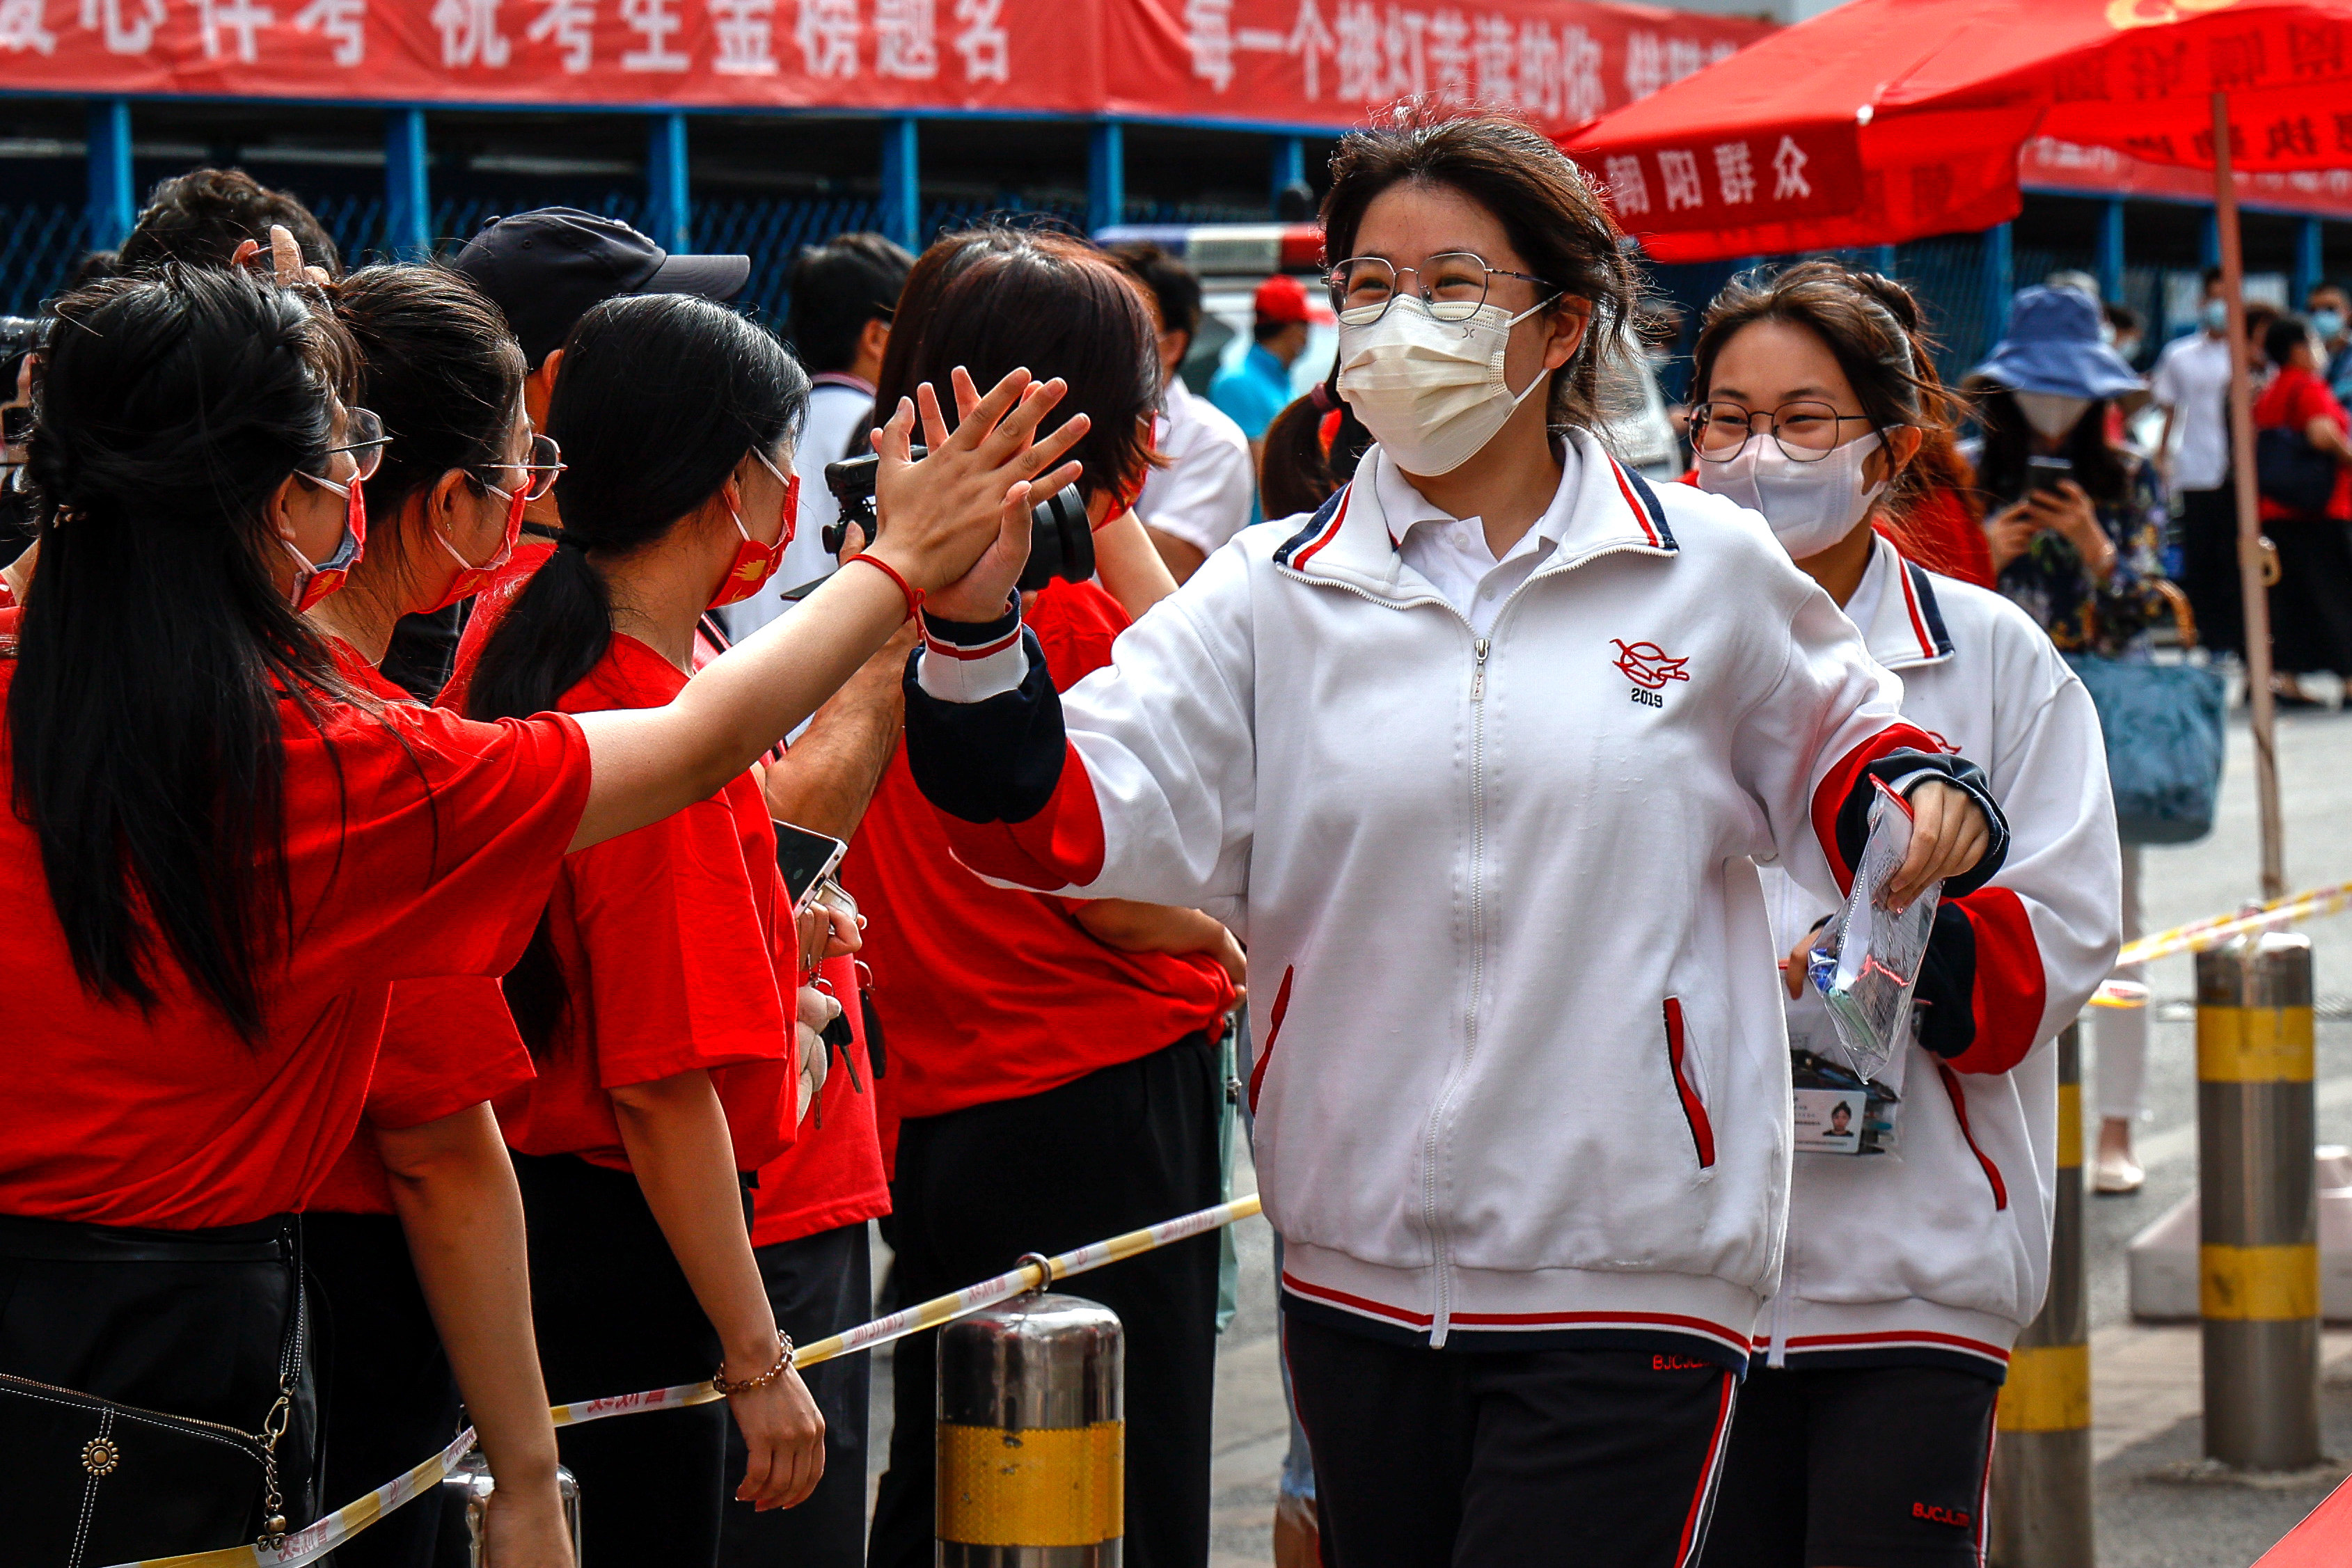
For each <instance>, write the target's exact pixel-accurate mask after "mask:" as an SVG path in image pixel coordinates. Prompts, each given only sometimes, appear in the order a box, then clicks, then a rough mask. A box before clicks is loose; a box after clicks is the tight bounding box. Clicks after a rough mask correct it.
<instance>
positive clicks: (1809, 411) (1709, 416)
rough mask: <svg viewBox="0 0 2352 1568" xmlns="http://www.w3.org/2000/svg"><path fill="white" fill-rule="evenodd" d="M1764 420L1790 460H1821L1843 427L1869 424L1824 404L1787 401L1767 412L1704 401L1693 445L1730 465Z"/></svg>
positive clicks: (1695, 413) (1694, 414) (1694, 422)
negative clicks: (1758, 422)
mask: <svg viewBox="0 0 2352 1568" xmlns="http://www.w3.org/2000/svg"><path fill="white" fill-rule="evenodd" d="M1759 419H1760V420H1763V421H1764V422H1765V424H1764V429H1765V432H1766V433H1768V434H1770V436H1771V437H1772V444H1773V445H1775V446H1778V447H1779V448H1780V455H1782V456H1783V457H1786V458H1787V459H1788V460H1789V461H1790V462H1791V463H1818V462H1820V461H1821V460H1822V458H1824V457H1827V456H1828V455H1830V454H1831V453H1832V452H1833V451H1835V450H1836V449H1837V445H1838V430H1839V427H1840V426H1842V425H1847V424H1870V423H1874V422H1873V421H1872V420H1870V419H1869V418H1868V417H1866V416H1864V415H1863V414H1858V413H1839V412H1838V411H1837V410H1836V409H1834V408H1832V407H1831V406H1830V405H1829V404H1828V403H1825V402H1811V401H1805V402H1784V403H1782V404H1781V405H1780V407H1778V408H1776V409H1774V410H1772V411H1771V412H1770V413H1765V412H1763V411H1761V410H1756V409H1748V408H1744V407H1742V406H1741V405H1739V404H1738V403H1736V402H1722V401H1717V402H1703V403H1701V404H1699V405H1698V406H1697V407H1696V408H1695V409H1693V410H1691V415H1690V428H1691V447H1692V449H1693V450H1694V451H1696V453H1697V454H1698V455H1699V459H1700V461H1702V462H1706V463H1728V462H1730V461H1731V459H1732V458H1733V457H1735V456H1737V455H1738V453H1739V449H1740V448H1741V447H1743V446H1746V445H1747V444H1748V442H1749V441H1751V440H1753V439H1754V438H1755V436H1756V434H1757V428H1756V422H1757V421H1758V420H1759Z"/></svg>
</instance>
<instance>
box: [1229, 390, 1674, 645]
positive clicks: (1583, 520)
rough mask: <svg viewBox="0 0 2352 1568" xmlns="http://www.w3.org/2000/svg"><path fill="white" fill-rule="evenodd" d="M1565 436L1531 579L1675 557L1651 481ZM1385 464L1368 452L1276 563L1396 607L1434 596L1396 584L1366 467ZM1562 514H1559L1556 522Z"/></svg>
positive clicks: (1419, 586)
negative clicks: (1583, 565) (1561, 468)
mask: <svg viewBox="0 0 2352 1568" xmlns="http://www.w3.org/2000/svg"><path fill="white" fill-rule="evenodd" d="M1566 439H1567V440H1568V442H1569V443H1570V445H1571V446H1572V447H1573V448H1574V453H1575V457H1576V461H1575V462H1574V463H1572V464H1570V465H1567V469H1568V471H1567V472H1566V473H1565V474H1564V475H1563V476H1562V479H1561V494H1560V495H1559V496H1557V497H1554V498H1553V501H1552V511H1551V513H1549V514H1547V516H1548V517H1556V518H1557V520H1558V522H1559V526H1558V528H1557V530H1556V531H1557V534H1558V537H1559V543H1558V544H1557V545H1556V546H1555V547H1553V549H1552V551H1551V554H1550V556H1549V558H1548V559H1546V560H1545V561H1544V563H1543V564H1542V565H1541V566H1539V567H1538V568H1537V569H1536V575H1538V576H1540V575H1543V574H1544V573H1547V572H1553V571H1565V570H1568V569H1569V568H1570V567H1572V566H1575V565H1577V564H1579V563H1580V562H1582V561H1584V560H1588V559H1591V558H1592V557H1593V556H1596V555H1602V554H1608V553H1612V552H1615V551H1618V550H1638V551H1641V552H1643V553H1644V554H1649V555H1657V556H1665V557H1668V558H1671V557H1673V556H1674V555H1675V554H1676V553H1677V547H1676V545H1675V536H1674V530H1673V529H1672V528H1669V527H1668V526H1667V524H1666V513H1665V507H1664V506H1663V505H1661V504H1660V502H1659V500H1658V495H1657V492H1656V491H1655V490H1654V489H1652V488H1651V487H1650V485H1649V482H1648V481H1647V480H1645V479H1643V477H1642V476H1640V475H1638V474H1635V473H1633V471H1632V470H1630V469H1628V468H1626V467H1624V466H1623V465H1621V464H1619V463H1618V461H1617V460H1616V459H1615V458H1613V457H1612V456H1610V455H1609V454H1608V453H1607V452H1605V451H1603V450H1602V449H1601V444H1600V443H1599V442H1598V441H1596V440H1594V439H1593V438H1592V436H1591V434H1590V433H1589V432H1586V431H1582V430H1571V431H1570V432H1569V433H1568V434H1567V437H1566ZM1387 461H1388V458H1387V456H1386V455H1384V454H1382V453H1381V450H1380V448H1379V447H1377V446H1375V447H1372V448H1370V450H1368V451H1367V452H1366V453H1365V454H1364V456H1363V459H1362V461H1361V462H1359V463H1358V464H1357V465H1356V473H1357V478H1358V480H1359V481H1360V482H1356V481H1351V482H1350V483H1349V485H1348V486H1347V487H1346V488H1344V489H1342V490H1340V491H1339V493H1338V494H1337V495H1335V496H1333V497H1331V498H1330V499H1329V500H1328V501H1326V502H1324V503H1323V506H1322V507H1321V508H1320V509H1319V510H1318V511H1317V512H1316V514H1315V516H1314V517H1312V518H1310V519H1309V520H1308V521H1307V526H1306V527H1304V528H1300V529H1299V530H1298V531H1297V533H1294V534H1293V535H1291V537H1290V538H1287V539H1285V540H1284V541H1283V542H1282V543H1281V544H1280V545H1279V546H1277V547H1276V549H1275V552H1274V561H1275V564H1276V566H1278V567H1281V568H1283V569H1284V570H1287V571H1290V572H1294V573H1296V574H1297V575H1298V576H1301V577H1305V578H1308V579H1326V580H1332V581H1337V582H1340V583H1344V584H1346V585H1347V586H1349V587H1351V588H1355V589H1358V590H1360V591H1364V592H1367V593H1370V594H1372V595H1374V596H1376V597H1378V598H1381V599H1385V600H1390V601H1395V602H1399V603H1404V602H1412V601H1420V600H1424V599H1439V598H1440V596H1439V595H1438V594H1437V592H1436V591H1435V590H1433V589H1432V588H1430V587H1429V586H1428V585H1427V584H1426V583H1423V582H1421V581H1420V580H1419V578H1418V576H1416V577H1415V579H1414V580H1413V581H1412V582H1411V583H1408V582H1404V581H1402V580H1400V576H1401V574H1402V572H1403V571H1404V570H1406V568H1405V565H1404V555H1403V552H1402V549H1401V548H1400V546H1401V543H1402V537H1403V536H1402V529H1400V528H1391V525H1390V522H1389V519H1388V517H1386V516H1385V515H1384V514H1383V511H1382V508H1381V500H1380V496H1379V493H1378V492H1379V488H1380V487H1379V486H1377V485H1376V484H1374V483H1372V479H1371V472H1372V471H1371V470H1370V469H1368V468H1367V467H1366V466H1365V465H1367V464H1372V463H1385V462H1387ZM1474 461H1475V459H1474ZM1563 509H1564V512H1565V516H1564V517H1559V514H1560V513H1561V512H1562V511H1563Z"/></svg>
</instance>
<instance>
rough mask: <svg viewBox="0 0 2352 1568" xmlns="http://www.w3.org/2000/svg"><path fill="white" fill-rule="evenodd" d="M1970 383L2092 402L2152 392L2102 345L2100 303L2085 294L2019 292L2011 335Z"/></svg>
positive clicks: (2073, 290) (2045, 290) (1971, 376)
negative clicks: (2085, 399) (1990, 384)
mask: <svg viewBox="0 0 2352 1568" xmlns="http://www.w3.org/2000/svg"><path fill="white" fill-rule="evenodd" d="M1968 380H1969V382H1993V383H1994V384H1996V385H1999V386H2002V387H2006V388H2007V389H2008V390H2010V391H2011V392H2051V393H2054V394H2056V395H2058V396H2060V397H2080V398H2092V399H2097V398H2128V397H2130V396H2131V395H2132V394H2133V393H2135V392H2138V393H2145V392H2147V383H2146V382H2143V381H2141V380H2140V378H2139V376H2138V375H2137V373H2136V372H2134V371H2133V370H2132V368H2131V366H2130V365H2128V364H2126V363H2125V361H2124V358H2123V356H2122V355H2120V354H2118V353H2116V351H2115V350H2113V349H2110V348H2108V347H2107V346H2106V344H2105V343H2103V342H2101V341H2100V340H2099V303H2098V301H2097V300H2095V299H2093V298H2091V297H2090V296H2089V295H2087V294H2085V293H2084V292H2083V291H2082V290H2081V289H2079V288H2050V287H2033V288H2021V289H2020V290H2018V293H2017V298H2014V299H2012V300H2011V302H2010V306H2009V330H2008V331H2006V332H2004V333H2003V334H2001V340H2000V342H1998V343H1996V344H1994V345H1993V350H1992V353H1991V354H1990V356H1988V357H1987V358H1986V360H1985V362H1984V363H1982V364H1980V365H1979V366H1978V367H1977V368H1976V369H1975V370H1972V371H1969V374H1968Z"/></svg>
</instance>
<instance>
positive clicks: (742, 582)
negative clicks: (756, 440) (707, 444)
mask: <svg viewBox="0 0 2352 1568" xmlns="http://www.w3.org/2000/svg"><path fill="white" fill-rule="evenodd" d="M751 455H752V456H754V457H757V458H758V459H759V460H760V465H761V467H763V468H765V469H767V471H768V472H769V473H771V474H775V476H776V482H777V483H778V484H780V485H782V486H783V487H784V518H783V521H784V526H783V530H782V532H781V533H779V534H777V536H776V542H775V543H774V544H772V545H763V544H761V542H760V541H759V540H757V539H755V538H752V537H751V529H749V528H745V527H744V526H743V517H742V514H741V513H740V512H738V511H736V509H735V508H734V507H728V508H727V516H728V517H729V518H730V520H731V521H732V522H733V523H734V525H735V531H736V532H737V533H739V534H741V535H742V536H743V542H742V543H740V544H739V545H737V546H736V547H735V559H733V560H731V561H730V562H728V563H727V575H726V576H725V577H722V578H720V579H719V592H718V595H717V597H715V598H713V599H712V600H711V601H710V608H712V609H713V610H717V609H719V607H720V606H721V605H727V604H735V603H740V601H743V600H746V599H749V598H751V595H753V594H755V593H757V592H759V591H760V590H761V589H762V588H765V587H766V586H767V585H768V580H769V579H770V578H772V577H773V576H775V575H776V569H777V568H778V567H781V566H782V565H783V564H784V547H785V546H786V545H789V544H791V543H792V542H793V534H794V533H795V532H796V531H797V530H798V529H799V527H800V511H801V476H799V475H798V474H794V475H792V476H790V477H787V476H784V475H782V474H779V473H777V472H776V465H774V464H773V463H771V462H769V461H768V455H767V454H766V453H764V452H761V450H760V449H759V448H758V447H756V446H755V447H753V448H752V449H751Z"/></svg>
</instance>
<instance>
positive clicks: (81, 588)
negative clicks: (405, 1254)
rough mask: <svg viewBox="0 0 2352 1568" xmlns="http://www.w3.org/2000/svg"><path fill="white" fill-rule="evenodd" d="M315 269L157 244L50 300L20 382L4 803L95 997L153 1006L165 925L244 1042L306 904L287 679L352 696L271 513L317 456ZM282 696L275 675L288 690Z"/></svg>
mask: <svg viewBox="0 0 2352 1568" xmlns="http://www.w3.org/2000/svg"><path fill="white" fill-rule="evenodd" d="M315 298H316V296H315V294H314V292H313V291H310V290H308V289H289V288H279V287H276V286H275V285H272V284H268V283H265V282H262V281H260V280H258V279H257V278H255V277H251V276H249V275H247V274H245V273H242V272H233V271H226V270H212V269H206V268H198V267H182V266H180V265H179V264H177V263H175V262H174V263H165V264H164V265H163V266H162V267H160V268H158V269H157V270H155V271H154V272H152V273H149V274H146V275H143V276H140V277H120V278H112V279H108V280H106V281H102V282H99V283H95V284H91V285H89V286H88V287H83V288H79V289H77V290H75V291H73V292H71V293H68V294H67V295H66V296H64V297H63V298H60V299H59V300H58V302H57V306H56V314H57V317H58V321H57V325H56V326H55V327H54V328H53V329H52V330H51V333H50V337H49V343H48V348H47V351H46V353H45V355H44V358H43V361H42V364H41V367H40V374H39V381H38V384H37V387H36V395H35V399H34V408H35V416H34V426H33V434H32V437H31V443H30V445H31V453H30V457H29V460H28V461H29V474H30V477H31V480H32V484H33V488H34V492H35V497H36V505H35V519H36V523H37V528H38V538H39V542H40V549H41V567H40V579H39V583H38V585H37V587H36V588H35V589H34V590H33V591H32V593H31V594H30V595H29V596H28V598H27V601H26V608H25V613H24V619H23V622H22V626H21V629H20V632H19V635H18V637H17V640H16V649H15V658H16V672H15V677H14V679H13V681H12V682H11V683H10V685H9V688H8V693H7V744H8V747H9V748H10V752H11V763H12V771H13V775H14V790H15V800H14V801H13V805H14V807H15V809H16V812H17V814H18V816H19V817H20V818H21V819H22V820H23V821H26V823H28V824H29V825H30V826H31V827H32V829H33V831H34V833H35V835H36V836H37V839H38V840H39V842H40V846H41V867H42V870H43V872H44V873H46V875H47V883H48V892H49V901H50V903H51V904H52V906H53V907H54V908H55V909H56V911H57V916H58V925H60V926H62V927H63V929H64V933H65V939H66V945H67V948H68V952H69V953H70V954H71V956H72V958H73V965H74V969H75V972H76V973H77V974H78V975H79V977H80V978H81V981H82V984H83V985H84V986H85V987H87V988H89V990H90V991H91V992H92V993H93V994H94V995H96V996H98V997H100V998H103V999H107V1000H110V1001H127V1002H130V1003H131V1004H133V1005H136V1006H138V1007H141V1008H149V1007H152V1006H153V1005H154V1003H155V1001H156V999H157V997H158V995H159V989H160V988H161V987H162V986H163V984H164V983H165V982H164V981H163V978H162V976H161V973H160V971H161V970H162V967H163V966H162V962H161V959H162V955H161V954H159V953H158V951H157V947H158V942H159V939H160V944H161V946H162V948H163V950H165V951H166V952H168V954H169V956H170V957H171V959H172V960H173V963H174V964H175V965H176V966H177V967H178V968H179V969H180V970H181V971H182V972H184V974H185V976H186V977H187V980H188V983H189V984H190V985H192V986H193V987H194V989H195V991H196V993H197V994H198V995H199V996H201V997H203V998H205V1000H207V1001H209V1002H211V1003H212V1004H213V1005H214V1006H215V1007H216V1008H218V1009H220V1011H221V1012H222V1013H223V1014H224V1015H225V1016H226V1019H228V1021H229V1022H230V1024H232V1025H233V1026H234V1027H235V1028H236V1030H238V1032H239V1033H241V1034H242V1035H243V1036H244V1037H245V1038H246V1040H247V1041H254V1040H258V1039H259V1038H260V1035H261V1030H262V1026H263V1021H264V1020H263V1016H262V1014H263V1005H262V993H263V977H264V976H265V975H266V974H268V973H269V972H270V971H271V970H272V968H273V967H274V966H275V965H276V964H277V963H278V961H279V960H280V959H281V958H282V956H283V954H284V952H285V950H286V947H287V946H288V944H289V942H290V941H291V936H292V929H293V925H292V922H293V919H294V917H295V916H296V915H297V914H298V913H299V912H296V911H293V910H292V909H291V908H290V907H289V890H288V886H287V881H286V868H285V844H284V817H283V779H284V772H285V750H284V744H283V737H284V730H283V723H284V721H283V718H282V717H281V715H280V701H281V697H285V698H286V700H290V701H291V702H293V703H294V704H295V705H296V706H297V707H298V708H299V710H300V711H301V712H302V713H303V714H304V715H305V716H307V717H309V718H310V721H311V722H312V723H313V724H318V723H320V722H321V720H322V713H321V709H320V704H319V702H318V698H319V696H320V695H329V696H333V697H337V698H341V699H346V700H348V699H350V697H351V694H350V692H349V691H348V690H347V689H346V688H345V686H344V685H343V683H342V682H341V679H340V678H339V677H338V676H337V674H335V670H334V666H333V664H332V661H331V657H330V655H329V653H328V652H327V649H326V645H325V643H323V642H322V641H321V640H320V638H319V637H318V635H317V634H316V633H315V632H312V631H311V629H310V625H309V624H308V623H307V622H304V621H303V620H302V618H301V617H300V616H299V615H297V614H295V613H294V612H293V609H292V607H291V606H289V604H288V602H287V601H286V596H285V594H284V592H283V591H281V590H280V589H279V588H278V585H277V581H276V579H275V576H274V575H273V574H274V571H275V570H276V566H277V563H278V562H279V561H281V560H282V559H284V552H283V550H282V549H281V548H280V541H279V539H278V537H277V535H276V534H275V532H274V531H273V530H272V529H271V528H270V525H269V523H268V516H267V509H268V503H269V501H270V498H271V497H272V496H273V495H274V494H275V493H276V492H277V490H278V487H279V486H281V485H283V484H284V483H285V482H286V480H287V479H288V477H289V476H291V475H292V474H294V473H295V472H296V471H297V470H300V471H303V472H307V473H324V472H326V471H327V465H328V462H329V453H328V448H329V446H330V445H331V443H332V440H333V436H332V434H331V433H332V431H333V408H332V402H333V400H334V399H335V398H336V397H337V396H339V395H344V396H347V394H348V392H349V386H350V382H351V376H352V364H353V361H354V356H353V354H352V344H351V340H350V339H349V338H348V337H347V336H346V335H345V333H344V331H343V329H342V328H341V326H340V325H338V324H337V323H336V322H335V320H334V319H333V318H332V317H331V315H329V314H328V313H327V312H326V311H325V309H324V308H322V307H316V308H314V305H313V301H314V300H315ZM288 694H290V696H288Z"/></svg>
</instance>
